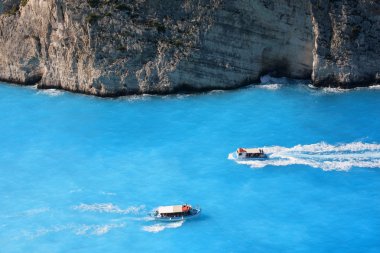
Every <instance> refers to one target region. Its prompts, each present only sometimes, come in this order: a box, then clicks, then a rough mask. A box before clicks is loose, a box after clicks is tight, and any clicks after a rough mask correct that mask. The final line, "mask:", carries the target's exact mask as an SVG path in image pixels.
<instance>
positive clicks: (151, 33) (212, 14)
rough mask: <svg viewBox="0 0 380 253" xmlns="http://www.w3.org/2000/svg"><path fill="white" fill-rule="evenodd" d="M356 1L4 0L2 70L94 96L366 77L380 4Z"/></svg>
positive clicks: (372, 72)
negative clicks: (264, 80)
mask: <svg viewBox="0 0 380 253" xmlns="http://www.w3.org/2000/svg"><path fill="white" fill-rule="evenodd" d="M331 2H332V1H331ZM354 2H357V1H349V0H345V1H343V0H341V1H334V4H332V3H333V2H332V3H331V4H330V3H329V1H322V0H320V1H317V0H311V2H309V1H298V0H279V1H272V0H239V1H227V0H197V1H195V0H182V1H174V0H161V1H156V0H87V1H79V0H16V1H12V0H0V14H1V16H0V44H1V47H0V56H1V57H0V80H4V81H10V82H16V83H20V84H37V87H39V88H62V89H65V90H70V91H75V92H82V93H87V94H93V95H98V96H118V95H125V94H139V93H173V92H178V91H189V90H191V91H194V90H195V91H197V90H206V89H231V88H236V87H240V86H243V85H246V84H249V83H252V82H255V81H258V80H259V77H260V76H261V75H263V74H271V75H274V76H287V77H292V78H304V79H309V78H310V77H311V76H312V77H313V81H314V82H315V84H316V85H334V84H336V85H339V86H343V87H351V86H353V85H362V84H369V83H372V82H376V81H377V80H378V79H379V74H378V68H377V67H376V63H378V61H379V59H380V57H379V48H376V45H377V44H379V43H378V42H379V41H378V40H379V37H378V36H379V33H378V29H379V21H378V9H377V7H378V4H377V3H375V1H370V0H361V1H359V2H360V4H359V5H358V6H356V5H354ZM366 15H367V16H366ZM365 16H366V17H365ZM359 27H360V28H359ZM313 28H314V29H313ZM376 32H377V33H376ZM313 33H314V37H315V38H313ZM347 36H351V40H350V41H347V40H345V39H342V38H346V37H347ZM376 43H377V44H376ZM356 45H357V46H356ZM368 50H369V51H368ZM366 52H370V53H371V54H372V55H371V56H367V55H366ZM366 57H368V58H366ZM363 66H364V68H359V67H363ZM377 66H379V64H377Z"/></svg>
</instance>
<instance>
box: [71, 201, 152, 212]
mask: <svg viewBox="0 0 380 253" xmlns="http://www.w3.org/2000/svg"><path fill="white" fill-rule="evenodd" d="M73 209H74V210H79V211H82V212H85V211H89V212H99V213H118V214H138V213H140V212H141V211H142V210H144V209H145V206H144V205H140V206H130V207H128V208H126V209H121V208H120V207H118V206H117V205H114V204H112V203H95V204H83V203H82V204H80V205H78V206H74V207H73Z"/></svg>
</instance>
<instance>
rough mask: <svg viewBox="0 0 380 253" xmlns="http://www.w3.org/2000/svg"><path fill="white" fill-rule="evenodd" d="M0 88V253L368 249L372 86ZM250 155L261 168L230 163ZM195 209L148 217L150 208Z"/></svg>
mask: <svg viewBox="0 0 380 253" xmlns="http://www.w3.org/2000/svg"><path fill="white" fill-rule="evenodd" d="M266 82H267V84H266V85H260V86H252V87H248V88H246V89H242V90H238V91H229V92H221V91H220V92H210V93H206V94H200V95H178V96H165V97H159V96H133V97H124V98H119V99H101V98H95V97H90V96H83V95H77V94H71V93H66V92H61V91H56V90H45V91H41V90H35V89H33V88H25V87H17V86H13V85H7V84H1V85H0V95H1V96H0V245H1V250H0V251H1V252H6V253H8V252H49V253H50V252H91V253H93V252H110V253H113V252H276V253H277V252H380V239H379V238H380V190H379V189H380V169H379V168H380V119H379V118H380V90H379V89H378V87H372V88H367V89H358V90H352V91H342V90H336V89H324V90H319V89H313V88H312V87H309V86H307V85H305V84H300V83H298V82H296V81H290V82H289V80H276V81H275V82H273V81H271V80H266ZM237 147H260V148H264V150H266V151H267V152H268V153H270V159H268V160H263V161H236V160H234V159H233V157H232V154H231V153H232V152H233V151H234V150H235V149H236V148H237ZM181 203H191V204H193V205H200V206H201V207H202V215H201V216H200V217H199V218H198V219H195V220H191V221H185V222H175V223H159V222H155V221H152V220H150V219H149V218H148V216H147V214H148V212H150V211H151V210H152V209H154V208H155V207H157V206H159V205H170V204H181Z"/></svg>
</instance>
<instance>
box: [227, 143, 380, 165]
mask: <svg viewBox="0 0 380 253" xmlns="http://www.w3.org/2000/svg"><path fill="white" fill-rule="evenodd" d="M261 148H262V149H264V151H265V152H266V153H267V154H268V155H269V158H268V159H265V160H237V159H235V158H234V155H233V153H231V154H229V155H228V159H231V160H235V161H236V162H237V163H239V164H245V165H249V166H250V167H252V168H263V167H265V166H288V165H295V164H300V165H307V166H310V167H313V168H321V169H323V170H326V171H327V170H342V171H347V170H349V169H351V168H352V167H360V168H380V145H379V144H373V143H363V142H352V143H346V144H340V145H331V144H327V143H325V142H320V143H316V144H311V145H297V146H294V147H292V148H287V147H281V146H272V147H261Z"/></svg>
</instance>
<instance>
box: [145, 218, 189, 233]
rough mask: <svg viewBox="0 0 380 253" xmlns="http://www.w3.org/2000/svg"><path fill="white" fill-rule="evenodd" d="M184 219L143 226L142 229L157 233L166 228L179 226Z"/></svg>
mask: <svg viewBox="0 0 380 253" xmlns="http://www.w3.org/2000/svg"><path fill="white" fill-rule="evenodd" d="M184 222H185V221H177V222H170V223H157V224H154V225H151V226H144V227H142V230H144V231H146V232H150V233H158V232H161V231H163V230H165V229H168V228H179V227H181V226H182V225H183V223H184Z"/></svg>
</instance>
